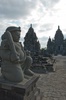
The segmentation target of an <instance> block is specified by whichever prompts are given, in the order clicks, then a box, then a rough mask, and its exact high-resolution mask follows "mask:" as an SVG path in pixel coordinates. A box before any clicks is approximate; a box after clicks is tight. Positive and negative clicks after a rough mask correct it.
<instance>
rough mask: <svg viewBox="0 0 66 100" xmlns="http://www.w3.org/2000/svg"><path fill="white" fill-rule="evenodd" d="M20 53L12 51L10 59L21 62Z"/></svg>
mask: <svg viewBox="0 0 66 100" xmlns="http://www.w3.org/2000/svg"><path fill="white" fill-rule="evenodd" d="M19 56H20V54H18V53H16V54H15V53H12V54H11V55H10V60H11V61H12V62H14V63H15V62H17V63H18V62H19V61H20V57H19Z"/></svg>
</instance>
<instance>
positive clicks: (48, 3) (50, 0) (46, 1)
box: [40, 0, 60, 8]
mask: <svg viewBox="0 0 66 100" xmlns="http://www.w3.org/2000/svg"><path fill="white" fill-rule="evenodd" d="M40 1H41V3H42V4H43V5H44V6H45V7H46V8H52V7H53V6H54V5H55V4H56V3H58V2H59V1H60V0H40Z"/></svg>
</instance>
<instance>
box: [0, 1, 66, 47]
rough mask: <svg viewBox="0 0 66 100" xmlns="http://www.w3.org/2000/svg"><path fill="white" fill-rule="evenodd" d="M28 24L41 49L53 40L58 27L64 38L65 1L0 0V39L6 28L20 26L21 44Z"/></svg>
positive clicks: (65, 26)
mask: <svg viewBox="0 0 66 100" xmlns="http://www.w3.org/2000/svg"><path fill="white" fill-rule="evenodd" d="M30 24H33V28H34V31H35V33H36V35H37V37H38V39H39V42H40V44H41V47H46V44H47V41H48V38H49V36H50V37H51V38H54V35H55V32H56V30H57V28H58V25H59V26H60V28H61V30H62V32H63V34H64V35H65V36H66V0H0V37H1V35H2V34H3V33H4V31H5V29H6V28H7V27H8V26H21V29H22V32H21V40H22V42H23V38H24V36H25V34H26V33H27V31H28V29H29V27H30Z"/></svg>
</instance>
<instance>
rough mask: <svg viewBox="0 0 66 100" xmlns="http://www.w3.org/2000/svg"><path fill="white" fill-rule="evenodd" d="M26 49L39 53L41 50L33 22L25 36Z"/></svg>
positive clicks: (32, 52)
mask: <svg viewBox="0 0 66 100" xmlns="http://www.w3.org/2000/svg"><path fill="white" fill-rule="evenodd" d="M24 49H25V50H29V51H30V52H31V54H38V53H39V52H40V43H39V41H38V38H37V36H36V33H35V32H34V29H33V27H32V24H31V25H30V28H29V29H28V32H27V33H26V35H25V37H24Z"/></svg>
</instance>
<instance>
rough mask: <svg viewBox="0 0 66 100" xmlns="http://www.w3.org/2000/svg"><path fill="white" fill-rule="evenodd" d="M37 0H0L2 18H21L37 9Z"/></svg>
mask: <svg viewBox="0 0 66 100" xmlns="http://www.w3.org/2000/svg"><path fill="white" fill-rule="evenodd" d="M36 3H37V0H36V1H34V0H31V1H29V0H2V1H1V0H0V18H7V19H8V18H11V19H15V18H21V17H25V15H26V16H27V15H29V14H30V12H31V11H32V9H35V7H36Z"/></svg>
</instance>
